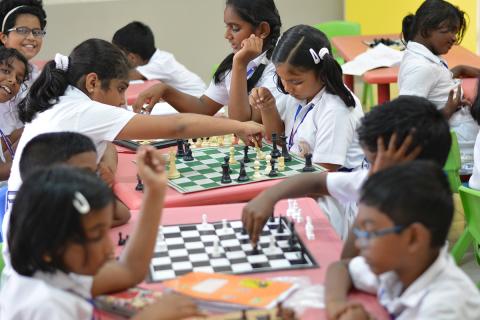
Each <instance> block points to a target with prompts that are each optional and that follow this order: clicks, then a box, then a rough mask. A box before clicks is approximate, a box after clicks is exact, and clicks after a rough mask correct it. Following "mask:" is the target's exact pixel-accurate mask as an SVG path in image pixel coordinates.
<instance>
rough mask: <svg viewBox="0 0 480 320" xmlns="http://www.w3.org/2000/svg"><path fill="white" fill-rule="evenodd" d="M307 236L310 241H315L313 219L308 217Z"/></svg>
mask: <svg viewBox="0 0 480 320" xmlns="http://www.w3.org/2000/svg"><path fill="white" fill-rule="evenodd" d="M305 234H306V235H307V239H308V240H315V233H314V227H313V223H312V218H311V217H310V216H307V223H306V224H305Z"/></svg>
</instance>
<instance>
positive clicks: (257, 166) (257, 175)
mask: <svg viewBox="0 0 480 320" xmlns="http://www.w3.org/2000/svg"><path fill="white" fill-rule="evenodd" d="M253 168H254V169H255V171H254V173H253V179H255V180H258V179H261V178H262V174H261V173H260V161H258V160H255V162H254V163H253Z"/></svg>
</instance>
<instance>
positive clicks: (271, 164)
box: [268, 158, 278, 177]
mask: <svg viewBox="0 0 480 320" xmlns="http://www.w3.org/2000/svg"><path fill="white" fill-rule="evenodd" d="M270 168H271V170H270V172H269V173H268V176H269V177H276V176H278V173H277V170H276V169H275V158H272V159H270Z"/></svg>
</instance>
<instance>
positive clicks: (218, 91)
mask: <svg viewBox="0 0 480 320" xmlns="http://www.w3.org/2000/svg"><path fill="white" fill-rule="evenodd" d="M266 54H267V52H266V51H265V52H264V53H262V54H261V55H259V56H258V57H256V58H255V59H253V60H252V61H250V62H249V63H248V64H247V80H248V79H250V77H251V76H252V75H253V73H254V72H255V69H256V68H258V67H259V66H260V64H266V67H265V69H264V70H263V73H262V76H261V77H260V79H258V81H257V83H256V84H255V87H256V88H259V87H264V88H267V89H268V90H270V92H271V93H272V94H273V96H274V97H275V98H277V97H280V96H283V93H282V92H280V91H279V90H278V89H277V83H276V82H275V79H276V77H275V74H276V73H275V66H274V65H273V63H272V62H271V61H269V60H268V59H267V57H266ZM231 84H232V72H231V70H229V71H226V74H225V78H224V79H223V80H222V81H220V83H218V84H215V82H214V80H213V79H212V81H211V82H210V85H209V86H208V88H207V91H205V93H204V95H206V96H207V97H209V98H210V99H212V100H213V101H215V102H217V103H219V104H221V105H223V106H226V105H228V98H229V97H230V86H231Z"/></svg>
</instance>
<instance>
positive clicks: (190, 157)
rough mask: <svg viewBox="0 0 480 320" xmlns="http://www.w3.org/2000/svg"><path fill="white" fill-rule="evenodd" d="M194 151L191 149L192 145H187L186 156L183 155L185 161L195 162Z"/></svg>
mask: <svg viewBox="0 0 480 320" xmlns="http://www.w3.org/2000/svg"><path fill="white" fill-rule="evenodd" d="M193 160H194V159H193V155H192V149H190V143H188V142H187V143H185V154H184V155H183V161H193Z"/></svg>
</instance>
